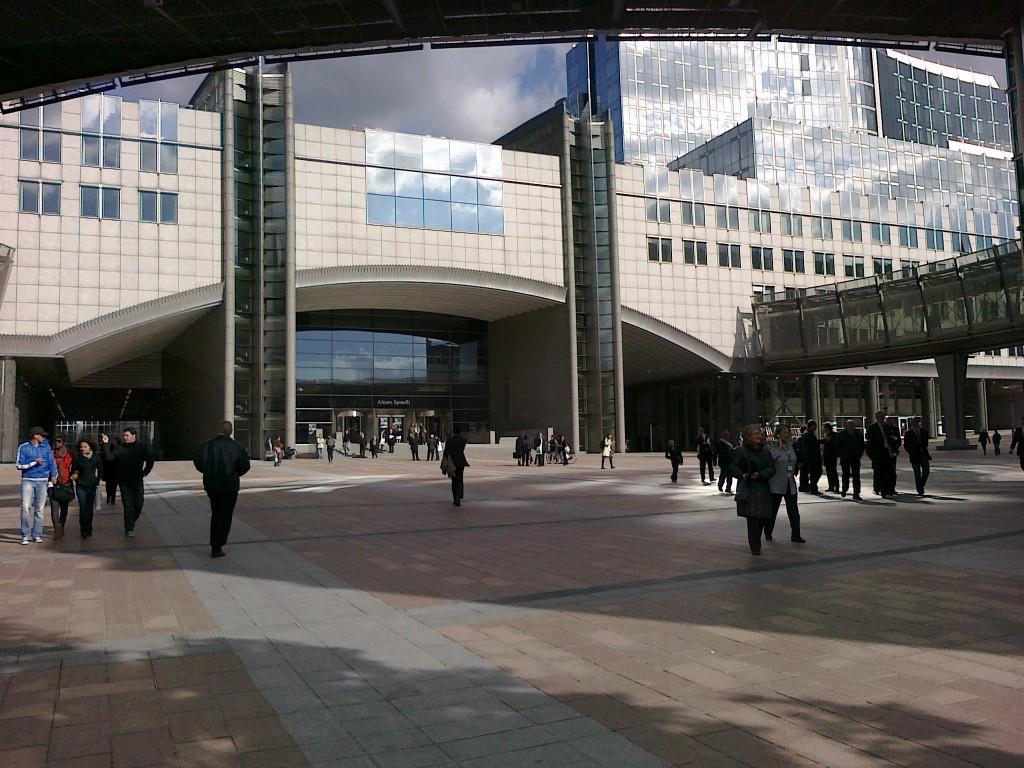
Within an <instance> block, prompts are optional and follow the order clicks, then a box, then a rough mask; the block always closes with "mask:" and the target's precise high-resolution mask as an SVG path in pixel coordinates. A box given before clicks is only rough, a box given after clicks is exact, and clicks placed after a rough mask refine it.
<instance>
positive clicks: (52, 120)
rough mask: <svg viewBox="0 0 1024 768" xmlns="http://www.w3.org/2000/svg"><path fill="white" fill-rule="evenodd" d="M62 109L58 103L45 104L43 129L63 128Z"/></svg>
mask: <svg viewBox="0 0 1024 768" xmlns="http://www.w3.org/2000/svg"><path fill="white" fill-rule="evenodd" d="M63 117H64V115H63V107H62V106H61V104H60V103H57V104H47V105H45V106H44V107H43V127H44V128H57V129H58V130H59V129H60V128H63V127H64V125H63Z"/></svg>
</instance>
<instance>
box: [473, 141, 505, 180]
mask: <svg viewBox="0 0 1024 768" xmlns="http://www.w3.org/2000/svg"><path fill="white" fill-rule="evenodd" d="M501 165H502V164H501V147H498V146H491V145H488V144H478V145H477V147H476V172H477V173H479V174H480V175H481V176H487V177H488V178H491V179H500V178H501Z"/></svg>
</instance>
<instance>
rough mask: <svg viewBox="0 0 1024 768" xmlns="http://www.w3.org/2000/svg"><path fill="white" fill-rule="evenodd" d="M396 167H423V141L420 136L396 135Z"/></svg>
mask: <svg viewBox="0 0 1024 768" xmlns="http://www.w3.org/2000/svg"><path fill="white" fill-rule="evenodd" d="M395 165H396V166H398V167H399V168H415V169H420V168H422V167H423V139H422V138H421V137H420V136H409V135H407V134H404V133H399V134H396V135H395Z"/></svg>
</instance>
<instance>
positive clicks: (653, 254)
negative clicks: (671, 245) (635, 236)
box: [647, 237, 661, 261]
mask: <svg viewBox="0 0 1024 768" xmlns="http://www.w3.org/2000/svg"><path fill="white" fill-rule="evenodd" d="M659 249H660V245H659V243H658V238H656V237H648V238H647V260H648V261H658V260H660V259H661V253H660V250H659Z"/></svg>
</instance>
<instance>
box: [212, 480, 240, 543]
mask: <svg viewBox="0 0 1024 768" xmlns="http://www.w3.org/2000/svg"><path fill="white" fill-rule="evenodd" d="M206 495H207V496H209V497H210V549H211V550H212V551H214V552H219V551H220V550H221V548H223V546H224V545H225V544H227V541H228V534H229V533H231V516H232V515H233V514H234V513H235V502H237V501H238V491H207V492H206Z"/></svg>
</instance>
